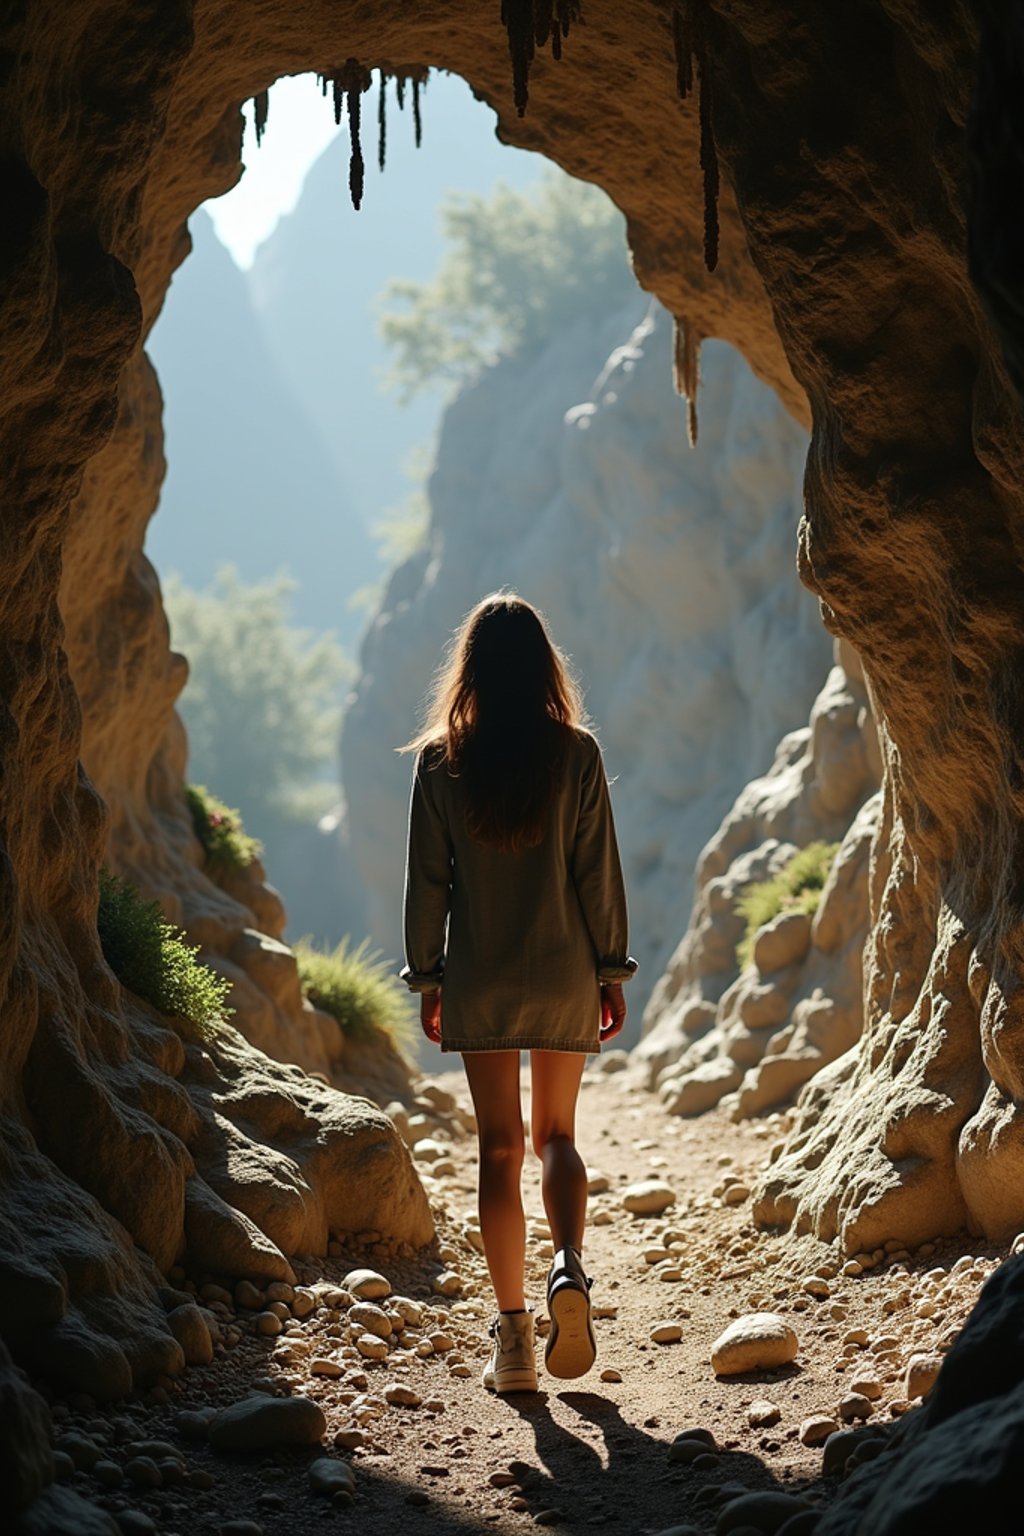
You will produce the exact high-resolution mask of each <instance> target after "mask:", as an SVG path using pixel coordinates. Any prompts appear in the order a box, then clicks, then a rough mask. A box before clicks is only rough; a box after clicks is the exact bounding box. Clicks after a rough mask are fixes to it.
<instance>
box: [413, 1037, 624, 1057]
mask: <svg viewBox="0 0 1024 1536" xmlns="http://www.w3.org/2000/svg"><path fill="white" fill-rule="evenodd" d="M441 1049H442V1051H458V1052H460V1054H465V1053H466V1052H469V1051H575V1052H576V1053H577V1055H586V1056H596V1055H598V1054H599V1053H600V1050H601V1044H600V1041H594V1040H552V1039H550V1038H549V1037H548V1036H546V1035H490V1036H485V1037H484V1038H483V1039H476V1038H473V1037H469V1038H464V1039H454V1040H452V1039H447V1038H444V1039H442V1041H441Z"/></svg>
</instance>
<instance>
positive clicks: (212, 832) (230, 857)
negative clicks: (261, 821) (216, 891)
mask: <svg viewBox="0 0 1024 1536" xmlns="http://www.w3.org/2000/svg"><path fill="white" fill-rule="evenodd" d="M185 800H186V802H187V804H188V808H189V811H190V813H191V815H192V825H193V827H194V828H195V834H196V837H198V839H199V841H200V842H201V843H202V845H203V853H204V854H205V856H206V866H207V869H208V870H209V872H210V874H212V875H217V874H233V873H237V872H240V871H241V870H244V869H248V867H249V865H250V864H251V863H252V861H253V859H257V858H259V856H260V854H261V853H262V852H263V844H262V843H261V842H260V841H259V839H258V838H255V837H250V836H249V834H248V832H246V830H245V827H244V826H243V824H242V817H241V813H240V812H239V811H235V810H232V808H231V806H229V805H225V804H224V802H223V800H218V799H217V796H216V795H211V793H210V791H209V790H208V789H207V788H206V785H205V784H186V785H185Z"/></svg>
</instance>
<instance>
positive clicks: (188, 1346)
mask: <svg viewBox="0 0 1024 1536" xmlns="http://www.w3.org/2000/svg"><path fill="white" fill-rule="evenodd" d="M167 1326H168V1328H170V1330H171V1332H172V1333H173V1334H174V1337H175V1338H176V1339H177V1341H178V1343H179V1344H180V1345H181V1349H182V1353H183V1354H184V1356H185V1364H186V1365H209V1364H210V1362H211V1360H212V1359H213V1339H212V1338H211V1336H210V1330H209V1328H208V1327H207V1326H206V1319H205V1318H204V1316H203V1314H202V1312H201V1311H200V1309H199V1308H198V1307H197V1306H196V1305H195V1304H194V1302H191V1301H190V1302H188V1303H187V1305H185V1306H183V1307H174V1308H173V1310H172V1311H170V1312H168V1314H167Z"/></svg>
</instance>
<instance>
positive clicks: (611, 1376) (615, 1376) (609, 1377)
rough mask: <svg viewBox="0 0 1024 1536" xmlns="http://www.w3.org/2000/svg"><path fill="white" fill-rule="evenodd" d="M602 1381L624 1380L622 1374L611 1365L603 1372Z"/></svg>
mask: <svg viewBox="0 0 1024 1536" xmlns="http://www.w3.org/2000/svg"><path fill="white" fill-rule="evenodd" d="M601 1380H602V1381H621V1380H622V1372H621V1371H617V1370H615V1369H614V1367H612V1366H610V1365H607V1366H605V1368H604V1370H603V1371H602V1372H601Z"/></svg>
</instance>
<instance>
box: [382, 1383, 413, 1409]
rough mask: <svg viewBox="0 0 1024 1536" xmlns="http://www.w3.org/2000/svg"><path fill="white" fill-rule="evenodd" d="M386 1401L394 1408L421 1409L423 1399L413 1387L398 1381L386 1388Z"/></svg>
mask: <svg viewBox="0 0 1024 1536" xmlns="http://www.w3.org/2000/svg"><path fill="white" fill-rule="evenodd" d="M384 1401H385V1402H386V1403H390V1404H391V1406H392V1408H419V1407H420V1406H421V1404H422V1402H423V1399H422V1397H421V1396H420V1394H419V1393H418V1392H415V1391H414V1390H413V1388H412V1387H407V1386H406V1385H405V1383H404V1382H401V1381H396V1382H392V1384H391V1386H389V1387H385V1388H384Z"/></svg>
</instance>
